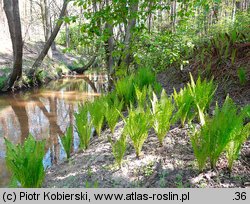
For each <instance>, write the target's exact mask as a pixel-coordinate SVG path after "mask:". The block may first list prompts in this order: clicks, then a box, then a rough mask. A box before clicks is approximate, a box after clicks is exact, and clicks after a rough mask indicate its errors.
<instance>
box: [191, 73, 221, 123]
mask: <svg viewBox="0 0 250 204" xmlns="http://www.w3.org/2000/svg"><path fill="white" fill-rule="evenodd" d="M190 79H191V82H190V83H188V90H189V93H190V95H191V96H192V98H193V100H194V104H195V106H196V108H197V111H198V114H199V119H200V122H201V124H202V125H204V123H205V121H204V120H205V119H204V112H205V110H207V109H208V108H209V105H210V103H211V101H212V99H213V96H214V93H215V91H216V86H215V85H214V83H213V80H211V81H207V80H206V79H205V80H204V81H201V78H200V77H199V78H198V79H197V81H196V83H195V82H194V79H193V76H192V75H191V73H190Z"/></svg>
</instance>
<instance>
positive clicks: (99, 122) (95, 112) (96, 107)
mask: <svg viewBox="0 0 250 204" xmlns="http://www.w3.org/2000/svg"><path fill="white" fill-rule="evenodd" d="M104 104H105V103H104V99H103V98H99V99H97V100H95V101H94V102H93V103H92V104H91V105H90V108H89V112H90V115H91V118H92V122H93V126H94V128H95V130H96V132H97V135H98V136H100V135H101V131H102V127H103V122H104V113H105V110H104Z"/></svg>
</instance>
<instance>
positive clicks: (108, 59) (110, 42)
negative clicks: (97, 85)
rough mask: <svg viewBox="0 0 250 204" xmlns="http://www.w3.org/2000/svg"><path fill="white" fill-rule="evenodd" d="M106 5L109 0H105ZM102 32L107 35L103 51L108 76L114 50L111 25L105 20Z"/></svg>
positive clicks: (110, 70)
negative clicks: (104, 52)
mask: <svg viewBox="0 0 250 204" xmlns="http://www.w3.org/2000/svg"><path fill="white" fill-rule="evenodd" d="M106 6H109V0H106ZM104 32H106V33H107V35H108V36H109V38H108V40H107V41H106V42H105V51H106V63H107V71H108V76H109V77H110V75H111V74H112V73H113V65H114V60H113V56H112V53H113V50H114V33H113V25H111V24H110V23H108V22H106V24H105V31H104ZM109 81H110V80H109Z"/></svg>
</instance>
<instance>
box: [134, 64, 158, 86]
mask: <svg viewBox="0 0 250 204" xmlns="http://www.w3.org/2000/svg"><path fill="white" fill-rule="evenodd" d="M154 84H156V75H155V73H154V72H152V71H151V70H150V69H149V68H140V69H139V70H138V72H137V73H136V75H135V85H136V86H138V87H139V89H142V88H143V87H144V86H149V85H151V86H153V85H154Z"/></svg>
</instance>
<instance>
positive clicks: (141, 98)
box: [135, 86, 148, 111]
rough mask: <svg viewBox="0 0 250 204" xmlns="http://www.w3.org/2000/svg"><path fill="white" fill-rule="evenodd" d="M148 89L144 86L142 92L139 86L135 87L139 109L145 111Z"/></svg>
mask: <svg viewBox="0 0 250 204" xmlns="http://www.w3.org/2000/svg"><path fill="white" fill-rule="evenodd" d="M147 91H148V89H147V87H146V86H144V87H143V89H142V90H140V89H139V88H138V87H137V86H136V87H135V94H136V99H137V106H138V108H139V109H140V110H141V111H143V110H144V108H145V105H146V104H147Z"/></svg>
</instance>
